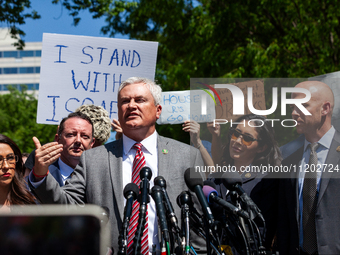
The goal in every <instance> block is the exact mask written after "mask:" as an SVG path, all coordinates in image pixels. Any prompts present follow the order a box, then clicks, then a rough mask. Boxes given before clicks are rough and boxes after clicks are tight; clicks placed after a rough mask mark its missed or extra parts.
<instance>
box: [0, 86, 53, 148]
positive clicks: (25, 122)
mask: <svg viewBox="0 0 340 255" xmlns="http://www.w3.org/2000/svg"><path fill="white" fill-rule="evenodd" d="M9 90H10V93H9V94H3V95H0V105H1V107H0V133H1V134H4V135H6V136H8V137H10V138H11V139H12V140H13V141H14V142H16V144H17V145H18V146H19V148H20V149H21V152H31V151H32V150H33V149H34V148H35V147H34V143H33V141H32V137H33V136H36V137H38V139H39V140H40V142H41V144H44V143H48V142H51V141H53V139H54V135H55V133H56V130H57V126H55V125H42V124H37V123H36V118H37V100H36V99H35V98H34V97H33V96H32V95H30V94H28V93H27V92H26V89H25V87H23V88H22V90H21V91H18V90H16V89H13V88H11V87H9Z"/></svg>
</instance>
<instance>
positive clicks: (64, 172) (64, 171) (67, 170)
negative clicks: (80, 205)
mask: <svg viewBox="0 0 340 255" xmlns="http://www.w3.org/2000/svg"><path fill="white" fill-rule="evenodd" d="M58 164H59V171H60V174H61V178H62V179H63V183H64V185H65V181H66V180H67V179H69V178H70V176H71V174H72V173H73V170H74V169H73V168H72V167H70V166H69V165H66V164H65V163H64V162H63V161H62V160H61V159H60V158H59V159H58Z"/></svg>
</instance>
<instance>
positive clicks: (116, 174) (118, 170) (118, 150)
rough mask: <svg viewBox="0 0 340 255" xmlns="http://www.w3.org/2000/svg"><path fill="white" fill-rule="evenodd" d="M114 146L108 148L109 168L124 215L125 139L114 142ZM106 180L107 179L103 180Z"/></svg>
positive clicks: (118, 203)
mask: <svg viewBox="0 0 340 255" xmlns="http://www.w3.org/2000/svg"><path fill="white" fill-rule="evenodd" d="M112 145H113V147H112V149H111V150H108V158H109V169H110V176H111V182H112V189H113V194H114V197H115V201H116V202H117V203H116V204H117V207H118V210H119V215H120V216H121V219H123V217H124V196H123V192H122V191H123V189H124V187H123V139H119V140H118V141H117V142H113V143H112ZM103 181H105V180H103Z"/></svg>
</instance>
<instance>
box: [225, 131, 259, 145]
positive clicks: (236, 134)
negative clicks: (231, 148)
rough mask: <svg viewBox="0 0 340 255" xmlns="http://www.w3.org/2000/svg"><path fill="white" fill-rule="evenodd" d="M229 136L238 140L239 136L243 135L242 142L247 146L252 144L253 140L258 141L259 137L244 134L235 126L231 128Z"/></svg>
mask: <svg viewBox="0 0 340 255" xmlns="http://www.w3.org/2000/svg"><path fill="white" fill-rule="evenodd" d="M229 136H230V138H231V139H233V140H236V139H237V138H239V137H240V136H241V142H242V143H243V144H244V145H246V146H250V145H251V144H252V143H253V142H255V141H258V139H255V138H254V137H251V136H250V135H246V134H242V133H241V132H239V131H238V130H236V129H235V128H230V130H229Z"/></svg>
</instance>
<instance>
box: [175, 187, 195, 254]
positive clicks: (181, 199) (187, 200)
mask: <svg viewBox="0 0 340 255" xmlns="http://www.w3.org/2000/svg"><path fill="white" fill-rule="evenodd" d="M191 203H192V202H191V195H190V193H189V192H188V191H183V192H181V194H179V196H178V197H177V204H178V205H179V206H180V207H181V212H182V226H183V227H182V229H183V231H184V236H183V238H184V240H183V254H190V225H189V223H190V218H189V210H190V204H191Z"/></svg>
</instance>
